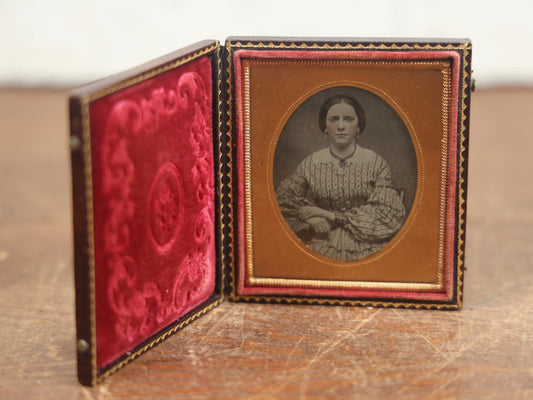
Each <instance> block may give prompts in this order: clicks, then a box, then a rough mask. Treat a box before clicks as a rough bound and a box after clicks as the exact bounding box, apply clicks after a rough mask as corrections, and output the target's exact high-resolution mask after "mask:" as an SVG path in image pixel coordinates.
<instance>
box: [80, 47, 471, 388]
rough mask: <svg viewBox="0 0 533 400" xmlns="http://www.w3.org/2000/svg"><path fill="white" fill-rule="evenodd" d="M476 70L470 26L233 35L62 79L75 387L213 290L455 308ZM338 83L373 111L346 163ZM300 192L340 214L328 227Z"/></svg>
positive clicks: (178, 321) (220, 297)
mask: <svg viewBox="0 0 533 400" xmlns="http://www.w3.org/2000/svg"><path fill="white" fill-rule="evenodd" d="M470 70H471V43H470V41H469V40H467V39H464V40H449V39H445V40H444V39H443V40H440V39H439V40H437V39H434V40H433V39H429V40H426V39H424V40H422V39H315V38H253V37H243V38H233V37H232V38H228V39H227V40H226V43H225V45H224V46H220V45H219V43H218V42H217V41H212V40H206V41H202V42H199V43H196V44H194V45H191V46H189V47H186V48H184V49H182V50H179V51H177V52H174V53H171V54H169V55H166V56H164V57H161V58H159V59H157V60H154V61H152V62H150V63H148V64H145V65H143V66H140V67H138V68H135V69H132V70H130V71H127V72H125V73H122V74H118V75H115V76H113V77H110V78H107V79H104V80H101V81H97V82H95V83H92V84H89V85H86V86H84V87H81V88H79V89H77V90H75V91H74V92H73V93H72V95H71V97H70V125H71V136H70V148H71V156H72V183H73V210H74V246H75V253H74V263H75V278H76V279H75V280H76V322H77V338H78V376H79V380H80V382H81V383H82V384H85V385H94V384H96V383H98V382H100V381H101V380H103V379H104V378H105V377H107V376H109V375H110V374H112V373H113V372H114V371H116V370H117V369H119V368H121V367H122V366H124V365H125V364H127V363H128V362H130V361H132V360H133V359H135V358H136V357H138V356H139V355H140V354H142V353H143V352H145V351H147V350H148V349H150V348H151V347H153V346H154V345H156V344H157V343H159V342H161V341H162V340H164V339H165V338H167V337H168V336H169V335H171V334H173V333H175V332H176V331H177V330H179V329H181V328H183V327H184V326H186V325H187V324H189V323H191V322H192V321H194V320H195V319H196V318H198V317H199V316H201V315H203V314H204V313H206V312H207V311H209V310H211V309H212V308H213V307H216V306H217V305H218V304H220V303H221V302H223V301H225V300H230V301H248V302H268V303H290V304H328V305H358V306H374V307H398V308H424V309H435V310H437V309H439V310H442V309H458V308H460V307H461V303H462V295H463V273H464V239H465V220H466V187H467V153H468V124H469V111H470V92H471V76H470V75H471V73H470ZM335 96H337V97H342V98H344V100H342V101H341V102H346V101H347V100H345V98H346V97H350V98H353V99H356V101H357V102H358V103H359V104H360V105H361V107H362V108H363V109H364V115H365V119H366V127H364V131H362V133H361V135H360V141H358V142H356V144H355V146H354V147H353V149H354V150H353V153H351V154H348V156H349V157H348V158H346V160H345V161H342V162H341V161H340V158H341V157H338V156H337V157H335V154H334V153H335V152H334V151H332V150H331V151H329V152H328V150H327V148H328V146H330V149H335V147H333V145H331V142H325V141H323V137H322V136H323V132H322V130H321V129H320V124H321V122H320V118H322V117H320V106H321V104H324V103H325V102H326V101H327V99H330V98H332V97H335ZM343 96H344V97H343ZM352 107H354V106H352ZM354 109H355V108H354ZM326 111H327V110H326ZM356 114H357V113H356ZM357 117H358V118H357V120H358V123H359V121H360V120H361V119H362V118H361V115H359V114H358V115H357ZM358 128H359V130H362V129H360V128H361V125H358ZM329 135H331V134H329ZM341 136H342V135H341ZM330 140H332V139H331V136H330ZM354 143H355V142H354ZM337 159H339V160H337ZM369 160H371V162H370V161H369ZM337 161H338V162H337ZM306 163H307V164H306ZM376 163H382V164H379V165H382V166H383V167H380V168H377V167H375V166H376V165H378V164H376ZM370 164H372V165H373V166H374V167H372V168H371V167H369V165H370ZM305 165H311V166H312V168H314V169H313V171H318V170H319V169H320V168H323V170H324V171H333V172H331V178H327V177H326V178H317V177H316V176H315V175H312V176H313V179H315V178H316V179H318V182H321V183H320V185H322V186H320V185H318V186H320V187H318V186H316V187H315V186H313V185H314V184H312V183H310V180H311V178H310V177H309V176H307V175H305V174H303V172H302V171H304V169H305V168H304V166H305ZM362 171H366V172H362ZM314 173H315V172H313V173H312V174H314ZM325 173H326V172H325ZM328 173H329V172H328ZM365 174H366V175H365ZM326 175H327V174H326ZM326 175H324V176H326ZM320 179H323V180H322V181H321V180H320ZM335 182H341V183H335ZM290 185H293V186H290ZM294 185H296V186H294ZM350 185H352V186H350ZM358 185H359V186H360V187H361V188H362V189H356V187H359V186H358ZM287 186H290V187H293V189H291V190H292V191H291V192H290V196H289V198H290V199H289V200H287V192H284V191H283V190H285V189H283V188H286V187H287ZM294 187H296V188H297V189H294ZM302 188H303V189H302ZM321 188H322V189H321ZM300 189H301V191H302V193H300V195H301V197H297V198H296V200H294V193H296V192H298V190H300ZM333 189H335V190H338V193H344V196H345V197H342V196H341V195H338V194H335V195H332V194H331V191H332V190H333ZM336 193H337V192H336ZM346 193H348V194H346ZM291 196H293V197H291ZM391 196H392V197H391ZM291 199H292V200H291ZM293 201H296V203H298V202H303V203H305V204H306V205H309V206H313V207H318V206H320V207H321V208H322V209H326V211H330V212H331V213H333V214H335V219H329V220H327V219H324V220H323V221H327V225H326V226H327V227H328V228H327V230H326V235H325V236H320V235H319V234H318V233H317V230H316V228H315V229H314V230H313V225H312V224H310V223H308V221H310V220H306V219H304V218H303V217H301V214H299V212H300V211H298V210H300V208H291V207H293V203H291V202H293ZM342 201H345V202H346V204H345V205H342V204H341V203H339V202H342ZM337 203H339V204H341V205H340V206H338V205H337ZM394 204H396V205H394ZM294 207H296V206H294ZM297 207H299V206H297ZM291 210H293V211H294V210H297V211H294V212H293V211H291ZM391 210H392V211H394V210H395V212H396V214H394V215H395V216H394V218H396V219H394V218H393V217H390V212H392V211H391ZM389 217H390V218H393V220H391V219H387V218H389ZM365 218H366V219H365ZM295 221H296V225H295ZM321 221H322V220H321ZM357 221H366V222H365V223H366V224H367V225H364V226H363V225H358V224H359V222H357ZM390 221H393V222H390ZM361 224H363V223H362V222H361ZM368 224H370V225H368ZM295 226H297V227H304V228H305V229H302V230H301V231H300V230H298V229H297V228H295ZM302 232H304V233H305V232H307V233H305V234H306V235H308V236H305V235H304V233H302ZM354 232H355V233H354ZM309 235H311V236H309ZM335 235H337V236H335ZM339 235H340V236H339ZM342 235H348V236H342ZM350 235H353V236H350ZM309 237H310V238H309ZM339 237H342V238H341V239H338V238H339ZM335 238H337V239H335ZM339 243H340V244H339ZM324 249H325V250H324ZM354 249H355V250H354Z"/></svg>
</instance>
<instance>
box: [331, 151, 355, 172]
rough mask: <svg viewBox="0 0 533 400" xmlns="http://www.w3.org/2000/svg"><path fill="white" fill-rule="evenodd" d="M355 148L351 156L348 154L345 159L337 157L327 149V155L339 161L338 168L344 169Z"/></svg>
mask: <svg viewBox="0 0 533 400" xmlns="http://www.w3.org/2000/svg"><path fill="white" fill-rule="evenodd" d="M355 147H356V146H354V148H353V151H352V153H351V154H348V155H347V156H346V157H339V156H338V155H337V154H335V153H334V152H333V151H332V150H331V148H330V149H329V153H330V154H331V155H332V156H333V158H335V159H337V160H339V167H341V168H345V167H346V161H348V159H350V158H352V157H353V155H354V154H355Z"/></svg>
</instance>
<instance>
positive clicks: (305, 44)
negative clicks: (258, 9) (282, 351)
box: [226, 38, 471, 309]
mask: <svg viewBox="0 0 533 400" xmlns="http://www.w3.org/2000/svg"><path fill="white" fill-rule="evenodd" d="M226 47H227V49H228V53H229V55H228V60H229V61H228V65H230V68H229V71H230V73H231V72H232V73H234V76H232V77H230V79H231V83H232V84H233V85H234V92H233V94H235V90H237V89H235V88H236V87H237V85H239V82H238V80H237V79H238V78H237V75H238V73H237V72H236V71H235V70H236V68H235V65H233V66H231V64H232V63H235V62H236V60H235V57H234V55H235V52H237V51H239V50H263V51H266V52H268V50H287V51H288V52H295V53H298V52H299V51H300V52H301V51H304V50H320V51H347V50H348V51H349V50H364V51H376V52H387V51H388V52H390V51H396V50H402V51H412V52H414V51H420V50H423V51H426V52H427V51H430V52H431V51H439V52H442V51H451V52H453V53H454V55H455V56H456V59H457V60H459V62H458V65H457V73H458V79H457V80H456V84H455V87H454V88H453V90H451V91H449V90H447V88H443V94H442V96H443V107H448V106H449V101H450V98H451V97H452V96H454V95H456V98H457V103H458V104H457V105H456V107H453V108H452V110H451V111H452V113H454V114H456V115H457V119H455V118H454V117H451V118H450V120H451V123H452V124H455V125H456V131H457V139H458V140H457V149H456V152H455V154H456V156H457V169H456V171H457V172H456V174H454V176H452V177H451V182H449V183H450V186H451V187H452V190H454V191H455V192H454V194H455V195H456V196H454V201H455V204H453V205H451V206H452V207H453V209H454V213H453V214H454V215H453V217H454V218H453V220H454V222H456V223H455V224H454V225H455V226H454V228H453V235H449V238H448V239H447V243H446V245H447V246H451V247H453V263H452V268H451V269H450V271H449V273H448V274H447V276H446V277H445V281H448V282H449V283H450V285H451V293H447V296H446V298H444V299H443V300H442V301H441V300H440V299H439V300H437V299H435V298H430V299H424V297H423V296H420V297H419V298H413V299H407V301H403V300H402V299H401V298H397V299H395V298H394V297H393V296H392V297H389V298H387V296H383V297H382V298H380V295H379V293H376V294H375V298H374V297H372V296H371V297H370V298H364V297H360V298H356V299H348V298H343V297H339V296H335V295H334V294H332V295H331V297H330V296H328V297H326V298H324V297H321V298H313V299H310V298H308V297H307V296H305V295H303V296H299V295H297V296H293V295H292V296H287V295H286V294H285V295H283V292H282V291H281V292H280V294H279V295H276V294H274V295H273V294H272V291H270V293H269V294H265V295H242V294H239V289H238V282H242V281H243V279H244V277H243V276H237V275H238V274H239V272H240V271H241V272H240V273H241V274H242V271H243V269H242V268H241V269H238V268H237V267H236V270H234V271H232V279H231V280H232V282H233V284H232V285H231V289H232V292H231V299H232V300H236V301H257V302H273V303H304V304H317V303H318V304H346V305H363V306H376V307H414V308H431V309H457V308H460V307H461V305H462V291H463V274H464V232H465V220H466V178H467V177H466V165H467V145H468V118H469V117H468V115H469V106H470V62H471V43H470V41H468V40H456V41H449V42H442V41H431V40H429V41H418V40H408V41H396V40H388V41H387V40H384V41H375V42H364V41H353V40H349V39H339V40H338V41H323V40H320V39H317V40H312V39H308V40H303V39H299V40H298V39H297V40H283V39H268V38H266V39H257V38H228V41H227V42H226ZM293 54H294V53H293ZM293 57H294V56H293ZM265 58H266V56H265ZM237 62H238V60H237ZM238 67H240V66H238ZM239 73H241V74H242V72H240V71H239ZM245 74H246V73H245V72H244V75H245ZM240 78H241V76H239V79H240ZM244 82H246V78H244ZM245 85H246V83H245ZM245 91H246V89H244V92H245ZM235 102H236V99H231V104H232V105H233V107H236V106H235V104H236V103H235ZM248 111H249V110H248ZM248 111H246V109H245V110H244V111H243V117H242V118H246V115H248V114H247V112H248ZM446 111H447V110H443V112H446ZM445 123H446V124H447V121H443V124H445ZM443 127H444V126H443ZM233 128H234V129H236V126H235V121H234V125H233ZM452 128H453V126H452ZM446 131H447V129H446ZM451 131H452V132H453V129H451ZM235 134H236V132H234V135H235ZM446 141H447V140H446ZM442 146H443V147H446V146H447V143H442ZM244 153H245V154H244V155H243V156H239V155H238V156H237V157H236V162H237V163H238V166H237V168H238V167H241V166H242V165H243V163H244V164H246V160H247V157H249V156H248V155H247V154H246V152H244ZM444 158H445V160H444V161H445V163H446V161H447V157H445V156H444ZM248 161H249V160H248ZM446 167H447V166H446V164H443V166H442V168H443V169H445V168H446ZM454 172H455V171H454ZM446 183H447V182H446V181H445V180H444V181H443V182H442V181H441V195H442V194H443V193H444V192H446ZM248 185H249V183H248V184H244V192H246V191H248V190H249V187H248ZM443 207H445V206H444V205H442V204H441V210H440V214H441V216H442V215H444V212H445V210H443V209H442V208H443ZM449 207H450V205H448V208H449ZM239 215H240V218H243V219H245V214H244V210H242V209H241V210H239ZM237 222H239V221H237ZM441 222H442V220H441ZM241 224H242V221H241ZM241 226H242V225H241ZM441 226H442V228H441V229H443V226H444V224H442V223H441ZM248 232H249V231H248ZM242 238H244V235H241V241H242ZM450 238H451V239H450ZM452 241H453V243H452ZM440 244H441V246H442V247H443V246H444V245H445V243H444V241H440ZM239 245H240V246H246V245H245V244H243V243H239V244H236V246H239ZM250 251H251V249H250V248H245V249H241V250H240V251H239V252H238V254H240V259H239V260H238V263H239V264H241V265H243V264H242V263H243V259H242V258H244V257H245V254H248V255H250ZM254 279H255V278H254ZM278 281H285V280H284V279H282V280H277V281H276V282H272V280H271V282H265V283H266V284H267V285H268V284H269V283H270V284H271V285H272V286H276V287H280V286H283V284H287V283H288V282H278ZM235 282H237V283H235ZM249 283H250V282H249ZM254 283H255V282H254ZM304 284H305V285H307V286H308V287H309V284H312V283H310V282H309V281H306V282H304ZM318 284H321V283H320V282H319V283H318ZM420 289H421V288H420ZM415 290H416V289H415Z"/></svg>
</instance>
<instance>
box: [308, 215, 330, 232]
mask: <svg viewBox="0 0 533 400" xmlns="http://www.w3.org/2000/svg"><path fill="white" fill-rule="evenodd" d="M306 222H307V223H308V224H309V226H311V228H312V229H313V230H314V231H315V232H316V233H326V232H329V230H330V229H331V225H330V224H329V222H328V220H327V219H326V218H324V217H311V218H309V219H308V220H307V221H306Z"/></svg>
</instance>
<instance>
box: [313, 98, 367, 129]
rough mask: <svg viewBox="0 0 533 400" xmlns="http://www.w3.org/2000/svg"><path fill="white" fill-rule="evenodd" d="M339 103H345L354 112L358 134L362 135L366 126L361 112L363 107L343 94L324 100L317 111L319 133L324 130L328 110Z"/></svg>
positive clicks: (363, 113)
mask: <svg viewBox="0 0 533 400" xmlns="http://www.w3.org/2000/svg"><path fill="white" fill-rule="evenodd" d="M339 103H346V104H349V105H351V106H352V107H353V109H354V110H355V114H356V115H357V125H358V126H359V133H363V130H364V129H365V125H366V119H365V112H364V111H363V107H361V104H359V103H358V102H357V101H355V99H353V98H352V97H350V96H347V95H345V94H338V95H336V96H333V97H330V98H328V99H326V101H325V102H324V103H323V104H322V106H320V110H319V111H318V126H319V128H320V131H321V132H324V130H325V129H326V116H327V115H328V111H329V109H330V108H331V107H333V106H334V105H335V104H339Z"/></svg>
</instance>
